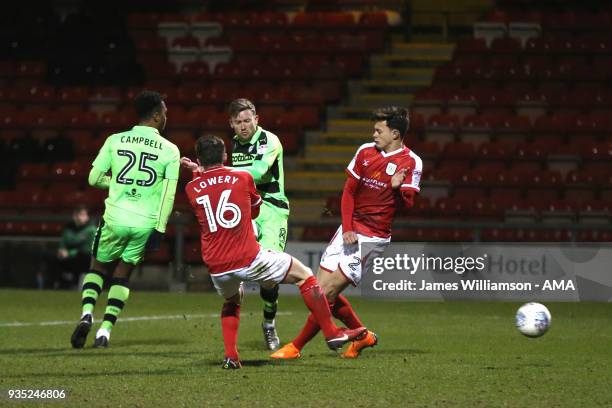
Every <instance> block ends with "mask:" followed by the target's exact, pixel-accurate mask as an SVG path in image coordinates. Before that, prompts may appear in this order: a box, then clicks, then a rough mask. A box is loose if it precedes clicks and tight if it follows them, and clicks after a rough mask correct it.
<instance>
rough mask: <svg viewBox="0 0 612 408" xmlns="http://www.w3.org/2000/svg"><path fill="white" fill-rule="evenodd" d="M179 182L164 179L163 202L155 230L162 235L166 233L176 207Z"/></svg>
mask: <svg viewBox="0 0 612 408" xmlns="http://www.w3.org/2000/svg"><path fill="white" fill-rule="evenodd" d="M177 182H178V180H172V179H164V181H163V182H162V201H161V207H160V209H159V219H158V221H157V225H156V226H155V229H156V230H157V231H159V232H161V233H162V234H163V233H165V232H166V225H167V224H168V219H169V218H170V214H171V213H172V207H174V197H175V195H176V185H177Z"/></svg>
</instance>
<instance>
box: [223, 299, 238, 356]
mask: <svg viewBox="0 0 612 408" xmlns="http://www.w3.org/2000/svg"><path fill="white" fill-rule="evenodd" d="M239 325H240V305H237V304H236V303H232V302H225V303H224V304H223V309H221V329H222V331H223V344H224V345H225V357H229V358H231V359H234V360H238V349H237V348H236V343H237V342H238V326H239Z"/></svg>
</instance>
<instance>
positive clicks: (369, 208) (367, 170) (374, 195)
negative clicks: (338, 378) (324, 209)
mask: <svg viewBox="0 0 612 408" xmlns="http://www.w3.org/2000/svg"><path fill="white" fill-rule="evenodd" d="M401 169H407V170H408V172H407V173H406V178H405V179H404V183H403V184H402V185H401V187H400V189H401V190H412V191H417V192H418V191H419V182H420V181H421V173H422V171H423V162H422V161H421V158H420V157H419V156H417V155H416V154H415V153H414V152H413V151H411V150H410V149H408V148H407V147H405V146H402V147H401V148H400V149H397V150H395V151H393V152H390V153H385V152H384V151H381V150H378V149H377V148H376V145H375V144H374V143H366V144H364V145H362V146H361V147H359V149H357V153H355V157H353V160H351V162H350V163H349V165H348V167H347V168H346V173H347V174H348V175H349V177H353V178H355V179H357V181H358V183H359V184H358V186H357V189H356V191H355V209H354V211H353V229H354V231H355V232H357V233H359V234H362V235H366V236H370V237H379V238H389V237H390V236H391V223H392V221H393V215H394V214H395V210H396V208H397V206H398V205H399V204H400V202H401V200H402V199H401V197H400V195H399V194H398V193H397V192H395V191H393V189H392V188H391V177H392V176H393V175H394V174H395V173H396V172H397V171H399V170H401Z"/></svg>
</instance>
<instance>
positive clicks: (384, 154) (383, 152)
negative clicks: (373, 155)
mask: <svg viewBox="0 0 612 408" xmlns="http://www.w3.org/2000/svg"><path fill="white" fill-rule="evenodd" d="M405 148H406V146H404V145H402V146H401V147H400V148H399V149H397V150H394V151H392V152H389V153H385V151H384V150H379V151H380V154H382V156H383V157H390V156H393V155H394V154H398V153H399V152H401V151H403V150H404V149H405Z"/></svg>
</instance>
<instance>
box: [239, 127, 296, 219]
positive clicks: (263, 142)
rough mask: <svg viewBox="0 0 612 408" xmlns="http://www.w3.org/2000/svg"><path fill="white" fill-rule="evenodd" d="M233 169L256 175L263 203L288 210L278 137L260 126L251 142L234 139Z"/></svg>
mask: <svg viewBox="0 0 612 408" xmlns="http://www.w3.org/2000/svg"><path fill="white" fill-rule="evenodd" d="M232 166H233V167H238V168H240V169H241V170H246V171H248V172H249V173H250V174H251V176H253V179H254V180H255V187H257V192H258V193H259V194H260V195H261V198H262V200H264V201H266V202H268V203H270V204H272V205H273V206H275V207H277V208H279V209H281V210H285V211H289V200H287V197H286V196H285V176H284V172H283V146H282V145H281V142H280V140H279V139H278V136H276V135H275V134H274V133H272V132H269V131H267V130H264V129H262V128H261V127H259V126H258V127H257V131H256V132H255V134H253V137H251V140H249V141H248V142H242V141H241V140H240V139H239V138H238V136H234V139H233V148H232Z"/></svg>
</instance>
